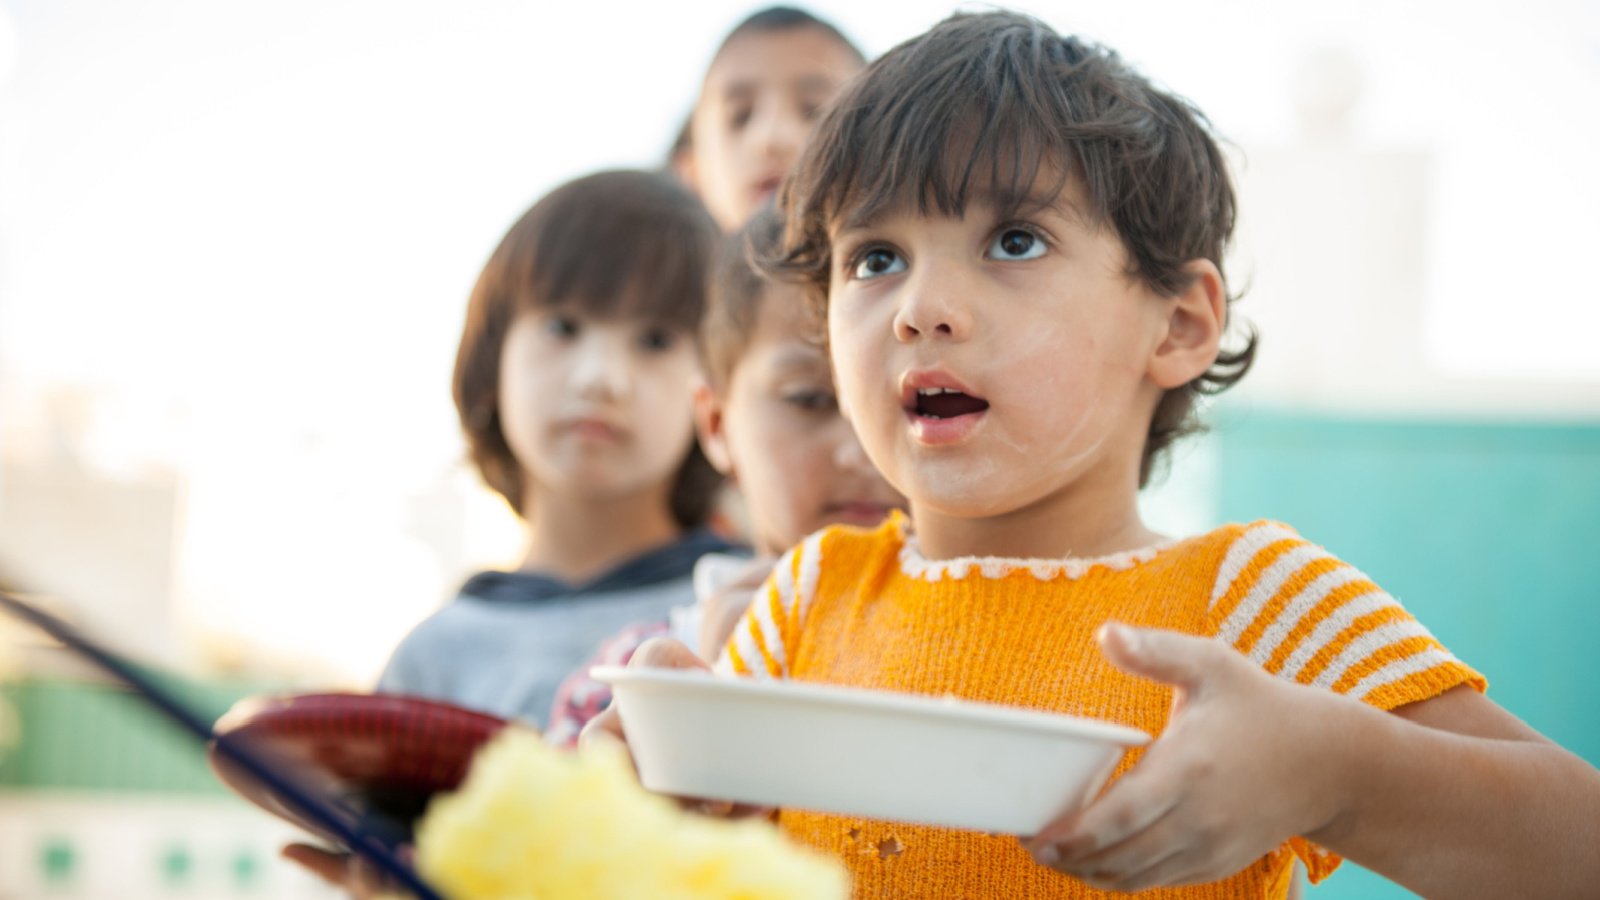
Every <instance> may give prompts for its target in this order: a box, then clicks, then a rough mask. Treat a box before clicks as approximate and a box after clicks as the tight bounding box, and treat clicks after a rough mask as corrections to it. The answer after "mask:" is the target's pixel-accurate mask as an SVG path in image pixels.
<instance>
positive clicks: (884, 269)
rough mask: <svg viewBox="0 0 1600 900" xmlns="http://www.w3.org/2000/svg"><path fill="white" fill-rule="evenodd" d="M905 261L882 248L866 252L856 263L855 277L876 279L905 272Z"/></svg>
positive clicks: (891, 251)
mask: <svg viewBox="0 0 1600 900" xmlns="http://www.w3.org/2000/svg"><path fill="white" fill-rule="evenodd" d="M905 267H906V264H905V261H904V260H902V259H901V258H900V256H899V254H897V253H895V252H894V251H893V250H886V249H884V248H882V247H878V248H874V249H872V250H868V251H867V252H866V253H864V254H862V255H861V261H860V262H858V263H856V270H855V276H856V277H857V278H877V277H878V276H880V275H892V274H894V273H895V272H902V271H905Z"/></svg>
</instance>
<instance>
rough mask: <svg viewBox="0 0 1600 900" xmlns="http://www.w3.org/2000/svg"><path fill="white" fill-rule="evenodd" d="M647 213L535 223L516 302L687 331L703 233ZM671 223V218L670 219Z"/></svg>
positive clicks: (696, 303) (695, 300) (694, 314)
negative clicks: (539, 226) (651, 217)
mask: <svg viewBox="0 0 1600 900" xmlns="http://www.w3.org/2000/svg"><path fill="white" fill-rule="evenodd" d="M663 224H664V223H662V222H660V221H654V222H652V221H649V219H648V218H647V217H643V216H630V215H618V214H617V212H616V211H614V210H613V211H610V214H609V215H591V216H583V215H580V216H578V218H577V220H576V221H568V222H565V223H562V224H557V223H555V222H550V223H549V224H548V226H547V227H544V228H542V229H540V230H539V233H538V236H537V240H536V241H535V245H534V246H533V247H532V248H531V249H532V253H531V254H529V258H528V259H527V263H526V265H527V273H526V277H525V278H523V279H513V281H512V283H513V284H517V285H519V286H521V288H522V289H521V290H519V291H518V293H517V296H516V297H515V305H516V308H518V309H532V308H548V307H564V308H571V309H574V310H579V311H581V312H583V313H584V314H585V315H590V316H595V317H597V318H602V319H623V320H631V321H640V322H648V323H651V324H654V325H660V326H665V327H668V328H671V329H674V330H678V331H685V332H693V331H694V330H695V329H696V328H697V327H698V325H699V322H700V314H701V311H702V310H703V309H704V304H705V292H706V268H707V264H706V256H707V255H708V251H709V247H708V246H707V245H708V243H709V242H708V240H707V235H705V234H702V233H700V230H699V229H693V228H668V227H663ZM670 224H677V223H670Z"/></svg>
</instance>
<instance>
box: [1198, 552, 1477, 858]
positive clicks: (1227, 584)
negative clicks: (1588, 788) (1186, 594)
mask: <svg viewBox="0 0 1600 900" xmlns="http://www.w3.org/2000/svg"><path fill="white" fill-rule="evenodd" d="M1210 621H1211V626H1212V628H1213V629H1214V633H1215V635H1216V637H1217V638H1218V639H1219V640H1222V641H1225V642H1227V643H1228V644H1229V645H1231V646H1232V647H1233V648H1234V649H1236V650H1238V651H1239V652H1240V653H1243V654H1244V655H1245V656H1247V657H1249V658H1250V660H1251V661H1252V662H1254V663H1255V664H1256V665H1258V666H1261V667H1262V668H1264V669H1266V670H1267V671H1268V672H1270V673H1272V674H1273V675H1275V676H1277V677H1279V678H1282V679H1284V680H1286V681H1293V682H1296V683H1299V684H1306V685H1311V686H1313V687H1320V688H1326V689H1328V690H1332V691H1336V692H1338V693H1341V694H1344V695H1346V696H1349V697H1353V698H1355V699H1358V700H1361V701H1362V702H1364V703H1368V704H1371V705H1372V706H1375V707H1378V708H1379V709H1385V710H1388V709H1394V708H1395V707H1397V706H1403V705H1405V704H1407V703H1414V702H1417V701H1420V700H1427V699H1430V698H1432V697H1437V696H1439V695H1440V694H1442V693H1444V692H1445V691H1447V690H1450V689H1451V688H1454V687H1457V686H1459V685H1462V684H1468V685H1471V686H1472V687H1473V688H1475V689H1477V690H1479V691H1482V690H1485V689H1486V688H1487V686H1488V684H1487V682H1486V681H1485V680H1484V678H1483V676H1482V675H1479V674H1478V673H1477V672H1475V671H1473V670H1472V669H1471V668H1469V667H1468V666H1467V665H1466V664H1464V663H1462V662H1461V661H1460V660H1459V659H1457V658H1456V657H1455V656H1454V655H1452V654H1451V653H1450V651H1448V650H1446V649H1445V648H1444V646H1443V645H1442V644H1440V643H1439V641H1438V639H1436V638H1435V637H1434V636H1433V635H1432V634H1431V633H1430V632H1429V631H1428V629H1426V628H1424V627H1423V626H1422V623H1421V622H1418V621H1417V620H1416V619H1415V618H1413V617H1412V616H1411V614H1410V613H1408V612H1406V610H1405V609H1404V608H1403V607H1402V606H1401V605H1400V604H1399V602H1397V601H1396V600H1395V599H1394V598H1393V597H1391V596H1389V595H1388V594H1386V593H1384V592H1383V591H1382V590H1381V589H1380V588H1379V587H1378V586H1377V585H1376V584H1374V583H1373V582H1372V580H1371V579H1370V578H1368V577H1367V576H1366V575H1364V574H1362V573H1361V572H1360V570H1358V569H1356V568H1355V567H1353V566H1351V565H1349V564H1347V563H1345V562H1342V561H1341V560H1339V559H1337V558H1336V557H1334V556H1333V555H1332V554H1330V553H1329V552H1328V551H1326V550H1324V549H1322V548H1321V547H1318V546H1317V545H1315V544H1312V543H1310V542H1309V541H1306V540H1305V539H1303V538H1301V537H1300V536H1299V535H1298V534H1296V533H1295V532H1294V531H1292V530H1290V529H1289V528H1287V527H1285V526H1283V525H1280V524H1277V523H1274V522H1259V523H1256V524H1254V525H1251V526H1250V527H1249V528H1247V529H1245V530H1244V531H1243V533H1241V534H1240V535H1239V536H1238V537H1237V538H1235V539H1234V541H1233V543H1232V544H1231V545H1230V546H1229V547H1228V550H1227V552H1226V554H1225V555H1224V557H1223V561H1222V564H1221V566H1220V568H1219V569H1218V572H1217V580H1216V583H1215V584H1214V585H1213V588H1212V592H1211V598H1210ZM1291 846H1292V847H1293V849H1294V850H1295V852H1296V853H1297V854H1298V855H1299V856H1300V857H1301V858H1302V859H1304V860H1305V863H1306V866H1307V868H1308V869H1309V870H1310V873H1311V879H1312V881H1320V880H1322V879H1323V878H1325V877H1327V875H1328V874H1330V873H1332V871H1333V870H1334V869H1335V868H1337V867H1338V864H1339V858H1338V857H1337V856H1336V855H1334V854H1332V853H1329V852H1328V851H1326V850H1324V849H1323V848H1321V847H1317V846H1315V845H1313V844H1311V843H1310V842H1307V841H1304V840H1302V839H1300V838H1295V839H1294V840H1293V841H1291Z"/></svg>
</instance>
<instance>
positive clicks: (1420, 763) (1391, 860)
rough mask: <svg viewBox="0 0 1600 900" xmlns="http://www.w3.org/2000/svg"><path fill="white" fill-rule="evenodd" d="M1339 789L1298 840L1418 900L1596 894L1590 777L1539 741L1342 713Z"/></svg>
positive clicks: (1599, 863) (1597, 842) (1597, 839)
mask: <svg viewBox="0 0 1600 900" xmlns="http://www.w3.org/2000/svg"><path fill="white" fill-rule="evenodd" d="M1339 714H1340V715H1345V716H1348V717H1349V721H1348V722H1346V723H1344V724H1345V725H1346V726H1347V727H1344V728H1341V729H1339V733H1340V734H1341V735H1342V736H1343V738H1344V739H1343V740H1340V741H1338V742H1336V744H1335V745H1334V746H1332V747H1329V748H1325V749H1327V750H1328V752H1329V756H1330V760H1329V761H1330V763H1331V764H1332V765H1334V766H1336V767H1339V769H1340V771H1339V773H1338V776H1339V777H1336V778H1335V779H1334V781H1335V782H1336V783H1339V784H1343V785H1346V786H1347V790H1346V791H1344V792H1343V794H1342V797H1341V798H1340V799H1341V801H1342V802H1341V803H1340V806H1339V808H1340V813H1339V814H1338V815H1337V816H1335V818H1334V819H1333V820H1331V821H1330V823H1329V824H1328V825H1327V826H1326V827H1324V828H1322V829H1319V830H1318V831H1317V832H1316V833H1314V834H1308V835H1306V837H1307V838H1309V839H1311V840H1314V841H1316V842H1317V843H1319V844H1321V845H1323V846H1325V847H1327V848H1328V849H1330V850H1333V851H1335V852H1337V853H1339V854H1341V855H1343V856H1345V857H1346V858H1348V859H1351V860H1354V861H1356V862H1359V863H1361V864H1362V865H1364V866H1367V867H1368V868H1370V869H1372V870H1374V871H1376V872H1379V873H1381V874H1383V875H1385V876H1387V877H1389V878H1391V879H1393V880H1395V881H1396V882H1399V883H1400V884H1402V885H1405V886H1406V887H1408V888H1410V889H1411V890H1414V891H1416V892H1418V893H1420V894H1422V895H1424V896H1428V897H1517V896H1521V897H1578V896H1591V897H1592V896H1594V891H1595V886H1596V885H1597V884H1600V853H1596V852H1595V848H1596V847H1600V772H1597V771H1596V770H1595V769H1594V768H1593V767H1592V766H1590V765H1588V764H1587V763H1585V762H1584V761H1583V760H1581V759H1579V758H1578V757H1577V756H1574V755H1573V754H1571V753H1568V752H1567V751H1565V750H1563V749H1561V748H1560V747H1558V746H1556V745H1554V744H1551V743H1549V742H1547V741H1545V740H1543V739H1542V738H1538V737H1535V736H1530V737H1528V738H1527V739H1520V738H1508V739H1498V738H1485V737H1473V736H1467V735H1463V734H1458V733H1453V732H1451V731H1445V730H1440V729H1438V728H1432V727H1427V726H1425V725H1420V724H1417V723H1415V722H1410V721H1406V720H1405V719H1404V718H1401V717H1400V716H1397V715H1390V714H1386V713H1383V712H1380V711H1378V710H1375V709H1371V708H1368V707H1354V706H1353V705H1352V706H1351V707H1346V708H1344V709H1343V710H1341V711H1340V712H1339Z"/></svg>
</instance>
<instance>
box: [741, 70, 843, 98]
mask: <svg viewBox="0 0 1600 900" xmlns="http://www.w3.org/2000/svg"><path fill="white" fill-rule="evenodd" d="M765 82H766V79H763V78H760V77H751V78H739V79H735V80H733V81H730V82H728V83H727V84H725V85H724V86H723V88H722V96H724V97H727V98H740V99H742V98H744V97H746V96H749V95H750V94H754V93H756V92H757V91H759V90H761V87H762V85H763V84H764V83H765ZM789 87H790V88H791V89H793V90H794V91H796V92H798V93H802V94H831V93H833V92H834V91H835V90H837V89H838V87H839V82H838V80H837V79H833V78H829V77H828V76H826V75H821V74H816V73H811V74H804V75H799V76H797V77H795V78H792V79H790V81H789Z"/></svg>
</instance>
